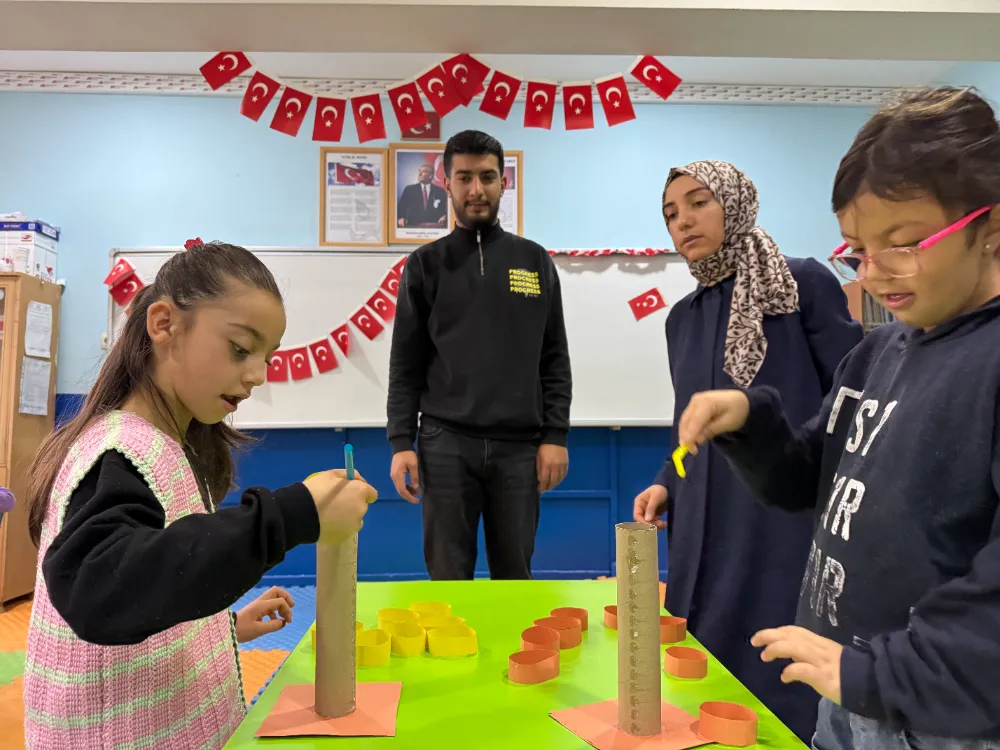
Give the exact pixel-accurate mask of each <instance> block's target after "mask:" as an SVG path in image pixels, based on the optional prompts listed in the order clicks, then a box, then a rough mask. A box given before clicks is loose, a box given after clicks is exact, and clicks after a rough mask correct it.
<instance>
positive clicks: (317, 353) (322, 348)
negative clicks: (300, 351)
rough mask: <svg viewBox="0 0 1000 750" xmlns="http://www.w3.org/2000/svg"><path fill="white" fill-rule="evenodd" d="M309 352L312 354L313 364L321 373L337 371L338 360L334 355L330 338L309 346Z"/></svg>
mask: <svg viewBox="0 0 1000 750" xmlns="http://www.w3.org/2000/svg"><path fill="white" fill-rule="evenodd" d="M309 351H310V352H312V355H313V362H315V363H316V369H317V370H318V371H319V372H330V370H336V369H337V358H336V357H335V356H334V354H333V347H332V346H331V345H330V339H329V337H328V338H325V339H322V340H321V341H314V342H313V343H311V344H309Z"/></svg>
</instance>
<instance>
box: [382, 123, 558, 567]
mask: <svg viewBox="0 0 1000 750" xmlns="http://www.w3.org/2000/svg"><path fill="white" fill-rule="evenodd" d="M503 163H504V157H503V148H502V147H501V145H500V143H499V142H498V141H497V140H496V139H495V138H492V137H490V136H489V135H487V134H485V133H481V132H479V131H464V132H461V133H458V134H457V135H455V136H453V137H452V138H451V139H450V140H449V141H448V144H447V146H446V148H445V152H444V169H445V187H446V189H447V191H448V194H449V196H450V198H451V201H452V205H453V207H454V209H455V216H456V220H457V224H458V226H457V227H456V229H455V230H454V231H453V232H452V233H451V234H449V235H448V236H447V237H443V238H441V239H439V240H436V241H434V242H432V243H430V244H428V245H424V246H423V247H421V248H419V249H418V250H416V251H415V252H414V253H413V254H412V255H411V256H410V258H409V259H408V260H407V262H406V266H405V269H404V271H403V277H402V280H401V282H400V285H399V299H398V307H397V310H396V319H395V325H394V328H393V333H392V353H391V355H390V360H389V396H388V405H387V414H388V437H389V442H390V443H391V445H392V452H393V459H392V470H391V476H392V481H393V483H394V484H395V486H396V490H397V491H398V492H399V494H400V495H401V496H402V497H403V498H405V499H406V500H409V501H410V502H414V503H415V502H419V501H418V499H417V495H418V494H421V495H422V500H423V502H422V511H423V526H424V560H425V562H426V564H427V570H428V572H429V573H430V576H431V578H432V579H433V580H454V579H471V578H472V577H473V570H474V568H475V564H476V555H477V539H478V533H479V519H480V516H482V518H483V530H484V532H485V538H486V557H487V560H488V562H489V567H490V576H491V577H492V578H508V579H509V578H518V579H524V578H530V577H531V556H532V554H533V552H534V547H535V533H536V531H537V528H538V514H539V497H540V494H541V493H542V492H544V491H546V490H550V489H552V488H553V487H555V486H556V485H558V484H559V482H561V481H562V479H563V477H565V475H566V470H567V468H568V465H569V459H568V456H567V452H566V434H567V432H568V431H569V408H570V400H571V396H572V377H571V374H570V362H569V350H568V347H567V343H566V328H565V325H564V321H563V310H562V297H561V294H560V287H559V276H558V274H557V273H556V268H555V264H554V263H553V262H552V259H551V258H550V257H549V255H548V253H547V252H546V250H545V248H543V247H541V246H540V245H538V244H537V243H535V242H531V241H530V240H526V239H523V238H522V237H518V236H517V235H514V234H509V233H507V232H505V231H504V230H503V229H502V228H501V227H500V225H499V223H498V220H497V213H498V211H499V207H500V197H501V196H502V195H503V191H504V189H505V187H506V180H505V178H504V177H503ZM418 415H419V417H420V418H419V434H418ZM415 441H416V444H417V445H416V448H417V450H416V451H414V442H415ZM418 455H419V458H418ZM407 475H409V479H410V483H409V484H407Z"/></svg>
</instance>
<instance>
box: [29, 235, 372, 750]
mask: <svg viewBox="0 0 1000 750" xmlns="http://www.w3.org/2000/svg"><path fill="white" fill-rule="evenodd" d="M284 331H285V311H284V306H283V303H282V298H281V293H280V292H279V290H278V286H277V284H276V283H275V281H274V278H273V277H272V275H271V273H270V271H268V270H267V268H266V267H265V266H264V264H263V263H262V262H261V261H260V260H259V259H258V258H256V257H255V256H254V255H253V254H252V253H250V252H248V251H247V250H245V249H243V248H241V247H236V246H234V245H226V244H215V243H212V244H200V243H198V244H194V245H192V246H190V247H189V248H188V249H187V250H186V251H185V252H182V253H178V254H177V255H175V256H173V257H172V258H171V259H170V260H168V261H167V262H166V263H165V264H164V265H163V267H162V268H161V269H160V271H159V273H158V274H157V276H156V280H155V281H154V283H153V284H152V285H151V286H149V287H146V288H144V289H142V290H141V291H140V292H139V294H138V296H136V298H135V299H134V300H133V302H132V304H131V306H130V308H129V310H128V315H127V317H126V322H125V325H124V328H123V331H122V334H121V336H120V337H119V338H118V339H117V341H116V342H115V345H114V347H113V348H112V350H111V352H110V353H109V355H108V357H107V360H106V361H105V363H104V366H103V367H102V369H101V372H100V375H99V376H98V378H97V382H96V383H95V384H94V387H93V389H92V390H91V392H90V394H89V395H88V396H87V399H86V401H85V402H84V405H83V408H82V410H81V411H80V413H79V415H77V417H76V418H75V419H73V420H72V421H71V422H69V423H67V424H66V425H65V426H63V427H62V428H61V429H59V430H57V431H56V432H54V433H53V434H52V435H51V436H49V438H48V439H47V440H46V441H45V442H44V443H43V445H42V447H41V449H40V450H39V453H38V455H37V456H36V458H35V462H34V465H33V466H32V469H31V472H30V474H29V476H30V487H29V491H28V496H27V503H28V510H29V517H30V528H31V533H32V537H33V539H34V541H35V544H36V545H38V549H39V559H40V560H41V564H40V566H39V571H38V578H37V582H36V586H35V603H34V610H33V612H32V617H31V626H30V630H29V636H28V653H27V663H26V666H25V675H24V709H25V717H24V719H25V721H24V724H25V739H26V743H27V747H28V748H29V749H30V750H57V749H58V750H67V748H81V749H82V748H87V750H104V749H105V748H140V747H157V748H173V749H176V750H195V748H219V747H222V746H223V745H224V744H225V743H226V741H227V740H228V739H229V737H230V736H231V735H232V733H233V731H234V730H235V729H236V727H237V725H238V724H239V723H240V721H241V720H242V719H243V716H244V713H245V710H246V709H245V704H244V700H243V686H242V678H241V675H240V668H239V654H238V652H237V642H238V641H244V640H249V639H251V638H254V637H256V636H257V635H260V634H261V633H262V632H264V631H267V630H269V629H272V628H273V627H281V625H282V624H284V622H286V621H290V619H291V606H292V602H291V600H290V598H289V597H288V596H287V594H286V593H285V592H282V591H281V590H280V589H272V590H271V591H269V592H268V593H267V594H265V596H264V597H262V598H261V600H258V601H257V602H254V603H253V604H252V605H250V606H249V607H247V608H246V609H245V610H243V611H241V612H240V613H239V614H238V615H235V616H233V615H232V614H231V613H230V611H229V607H230V606H231V605H232V604H233V603H234V602H236V600H237V599H239V598H240V597H241V596H242V595H243V594H245V593H246V592H247V591H248V590H249V589H250V588H252V587H253V586H254V585H256V584H257V583H258V582H259V581H260V578H261V576H262V575H263V574H264V573H265V572H267V571H268V570H269V569H271V568H272V567H273V566H274V565H276V564H277V563H279V562H281V560H282V559H284V557H285V555H286V554H287V552H288V551H289V550H290V549H292V548H293V547H295V546H297V545H300V544H311V543H314V542H316V541H317V540H318V539H320V538H321V537H322V539H323V540H324V541H331V542H337V541H341V540H343V539H346V538H347V537H348V536H350V535H351V534H353V533H355V532H357V531H358V529H360V528H361V523H362V517H363V516H364V514H365V511H366V510H367V507H368V503H370V502H372V501H374V500H375V497H376V493H375V490H374V489H372V488H371V487H370V486H369V485H368V484H366V483H365V482H364V480H361V479H356V480H353V481H348V480H347V479H346V476H345V474H344V472H343V471H326V472H322V473H320V474H318V475H315V476H313V477H311V478H309V479H307V480H305V481H304V482H299V483H296V484H292V485H290V486H288V487H284V488H282V489H279V490H275V491H273V492H271V491H268V490H266V489H263V488H251V489H249V490H247V491H246V492H245V493H244V494H243V497H242V502H241V504H240V506H239V507H234V508H223V509H221V510H216V506H217V505H218V504H219V503H220V502H221V500H222V499H223V497H225V495H226V493H227V492H228V491H229V489H230V485H231V483H232V476H233V465H232V458H231V451H232V449H234V448H236V447H238V446H239V445H240V444H242V443H243V442H244V440H245V438H244V437H243V436H242V435H241V434H240V433H239V432H237V431H236V430H235V429H233V428H232V427H231V426H230V425H228V424H226V422H225V419H226V418H227V417H229V416H230V415H232V414H233V412H235V411H236V409H237V408H238V406H239V404H240V402H242V401H243V400H245V399H247V398H249V397H250V392H251V391H252V390H253V388H254V387H255V386H258V385H260V384H261V383H263V382H264V380H265V373H266V368H267V362H268V359H269V357H270V356H271V355H272V354H273V352H274V351H275V349H277V348H278V345H279V343H280V340H281V337H282V335H283V334H284ZM268 612H269V613H271V614H270V616H271V620H270V621H268V622H265V620H264V616H265V613H268Z"/></svg>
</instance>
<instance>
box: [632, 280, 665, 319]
mask: <svg viewBox="0 0 1000 750" xmlns="http://www.w3.org/2000/svg"><path fill="white" fill-rule="evenodd" d="M628 306H629V307H630V308H632V314H633V315H634V316H635V319H636V320H642V319H643V318H645V317H646V316H647V315H650V314H652V313H655V312H656V311H657V310H662V309H663V308H664V307H666V306H667V303H666V302H664V301H663V297H662V296H661V295H660V290H659V289H656V288H655V287H654V288H653V289H650V290H649V291H647V292H643V293H642V294H640V295H639V296H638V297H634V298H632V299H630V300H629V301H628Z"/></svg>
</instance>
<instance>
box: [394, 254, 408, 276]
mask: <svg viewBox="0 0 1000 750" xmlns="http://www.w3.org/2000/svg"><path fill="white" fill-rule="evenodd" d="M409 259H410V256H409V255H404V256H403V257H402V258H400V259H399V260H397V261H396V265H394V266H393V267H392V270H393V271H395V272H396V273H398V274H399V278H400V280H402V278H403V269H404V268H406V261H408V260H409Z"/></svg>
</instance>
